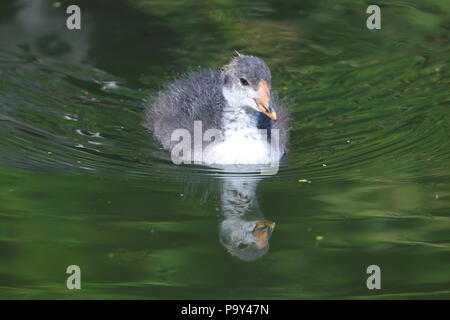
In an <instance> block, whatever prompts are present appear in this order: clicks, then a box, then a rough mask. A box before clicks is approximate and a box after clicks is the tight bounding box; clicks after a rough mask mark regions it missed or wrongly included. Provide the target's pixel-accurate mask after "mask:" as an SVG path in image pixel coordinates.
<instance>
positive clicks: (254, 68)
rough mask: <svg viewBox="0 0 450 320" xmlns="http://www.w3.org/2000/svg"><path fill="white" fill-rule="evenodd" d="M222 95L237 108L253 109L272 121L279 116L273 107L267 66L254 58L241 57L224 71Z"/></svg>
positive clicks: (234, 59) (236, 58)
mask: <svg viewBox="0 0 450 320" xmlns="http://www.w3.org/2000/svg"><path fill="white" fill-rule="evenodd" d="M222 75H223V90H222V93H223V95H224V97H225V99H226V100H227V102H228V104H229V105H230V106H232V107H235V108H242V107H244V108H248V107H250V108H252V109H255V110H257V111H259V112H262V113H264V114H265V115H266V116H268V117H269V118H271V119H272V120H276V119H277V114H276V113H275V110H274V109H273V108H272V106H271V101H270V81H271V74H270V70H269V67H268V66H267V64H266V63H265V62H264V61H262V60H261V59H259V58H257V57H254V56H244V55H239V56H237V57H235V58H233V59H232V60H231V61H230V63H228V64H227V65H226V66H225V67H224V68H223V70H222Z"/></svg>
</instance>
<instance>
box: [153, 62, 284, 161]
mask: <svg viewBox="0 0 450 320" xmlns="http://www.w3.org/2000/svg"><path fill="white" fill-rule="evenodd" d="M195 121H201V126H202V132H203V133H205V132H206V131H207V130H208V129H216V130H219V131H220V132H221V139H220V142H219V143H218V141H216V140H213V139H211V140H213V141H214V142H215V144H214V145H211V148H207V146H208V142H205V141H203V142H202V143H203V149H202V150H203V152H202V154H201V155H200V159H202V162H203V163H204V164H207V165H213V164H221V165H223V164H233V165H236V164H266V163H270V162H271V159H272V160H273V159H274V158H273V157H274V155H275V158H276V159H277V160H278V159H279V158H281V157H282V156H283V154H284V153H285V151H286V143H287V140H288V117H287V112H286V111H285V109H284V108H283V107H282V106H281V104H280V101H279V99H278V98H277V95H276V93H275V92H274V91H273V90H272V89H271V73H270V70H269V67H268V66H267V64H266V63H265V62H264V61H263V60H261V59H260V58H257V57H255V56H246V55H239V56H237V57H234V58H233V59H232V60H231V61H230V62H229V63H228V64H227V65H225V66H224V67H223V68H222V69H221V70H213V69H206V70H200V71H197V72H191V73H188V74H187V75H186V76H184V77H182V78H180V79H177V80H175V81H173V82H172V83H169V84H168V85H167V86H166V87H165V88H164V89H163V90H161V91H160V92H159V94H158V95H157V96H156V97H155V98H154V99H153V101H152V103H151V105H150V107H149V109H148V111H147V114H146V122H145V124H146V126H147V128H149V129H150V130H151V131H152V132H153V135H154V136H155V138H156V139H157V140H158V141H159V142H160V143H161V145H162V146H163V148H164V149H167V150H172V148H173V147H174V146H175V145H176V144H177V143H178V142H179V141H178V140H175V141H172V133H173V132H174V130H176V129H186V130H188V131H189V133H190V134H191V137H194V122H195ZM260 129H266V131H261V130H260ZM274 129H277V130H274ZM192 140H193V139H192ZM274 140H276V141H277V142H278V143H275V142H274ZM192 150H194V148H193V149H192ZM271 152H272V153H271ZM273 152H276V154H275V153H273ZM194 157H195V156H194ZM271 157H272V158H271ZM197 159H198V158H197Z"/></svg>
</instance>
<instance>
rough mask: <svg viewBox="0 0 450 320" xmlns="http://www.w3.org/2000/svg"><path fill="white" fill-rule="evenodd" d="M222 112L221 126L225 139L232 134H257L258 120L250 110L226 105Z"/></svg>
mask: <svg viewBox="0 0 450 320" xmlns="http://www.w3.org/2000/svg"><path fill="white" fill-rule="evenodd" d="M223 111H224V112H223V119H222V126H223V131H224V132H223V133H224V135H225V137H226V136H229V135H232V134H250V135H251V134H256V133H257V132H258V119H257V118H256V117H255V116H254V114H252V112H251V110H246V108H244V107H233V106H230V105H227V106H226V107H225V108H224V110H223Z"/></svg>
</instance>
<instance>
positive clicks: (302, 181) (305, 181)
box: [298, 179, 311, 183]
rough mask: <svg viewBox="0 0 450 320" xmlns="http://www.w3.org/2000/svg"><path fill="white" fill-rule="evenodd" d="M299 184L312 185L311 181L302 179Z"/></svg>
mask: <svg viewBox="0 0 450 320" xmlns="http://www.w3.org/2000/svg"><path fill="white" fill-rule="evenodd" d="M298 182H300V183H311V181H309V180H308V179H300V180H298Z"/></svg>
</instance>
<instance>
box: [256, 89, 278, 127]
mask: <svg viewBox="0 0 450 320" xmlns="http://www.w3.org/2000/svg"><path fill="white" fill-rule="evenodd" d="M258 86H259V88H258V94H259V98H256V99H255V102H256V110H258V111H259V112H262V113H264V114H265V115H266V116H268V117H269V118H270V119H272V120H277V114H276V113H275V111H274V110H273V109H272V107H270V89H269V86H268V85H267V82H265V81H264V80H261V81H260V82H259V85H258Z"/></svg>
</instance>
